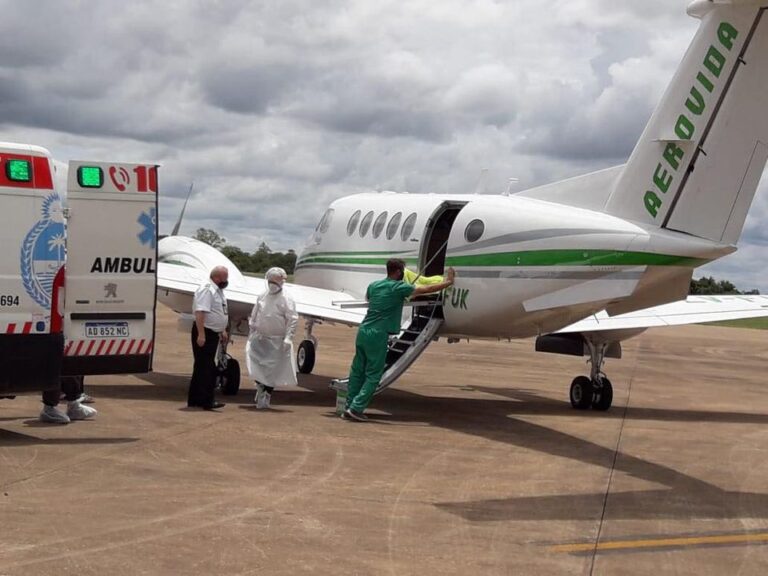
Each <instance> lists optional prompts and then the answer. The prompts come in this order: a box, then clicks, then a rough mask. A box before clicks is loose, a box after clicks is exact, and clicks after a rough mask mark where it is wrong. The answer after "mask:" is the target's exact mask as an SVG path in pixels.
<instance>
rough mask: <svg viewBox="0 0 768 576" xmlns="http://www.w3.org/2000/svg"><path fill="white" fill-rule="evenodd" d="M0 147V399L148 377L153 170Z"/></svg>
mask: <svg viewBox="0 0 768 576" xmlns="http://www.w3.org/2000/svg"><path fill="white" fill-rule="evenodd" d="M55 169H56V166H55V165H54V162H53V160H52V158H51V155H50V153H49V152H48V151H47V150H46V149H44V148H41V147H39V146H31V145H27V144H12V143H0V396H4V395H11V394H16V393H20V392H27V391H38V390H51V389H55V388H58V387H59V382H60V379H61V377H62V376H74V375H89V374H123V373H141V372H148V371H150V370H151V369H152V357H153V349H154V346H153V344H154V335H155V306H156V304H155V290H156V285H157V273H156V268H157V266H156V262H157V166H156V165H152V164H126V163H110V162H70V163H69V165H68V172H67V185H66V196H65V197H63V196H64V195H63V194H61V193H60V192H62V191H61V190H58V189H57V186H55V185H54V183H55V182H56V181H57V180H58V178H56V175H55Z"/></svg>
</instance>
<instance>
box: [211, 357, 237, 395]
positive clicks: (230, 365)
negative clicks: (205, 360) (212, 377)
mask: <svg viewBox="0 0 768 576" xmlns="http://www.w3.org/2000/svg"><path fill="white" fill-rule="evenodd" d="M216 380H217V382H216V384H217V385H218V386H219V388H220V389H221V393H222V394H223V395H224V396H236V395H237V392H238V391H239V390H240V363H239V362H238V361H237V360H235V359H234V358H232V357H231V356H230V357H229V358H227V367H226V368H224V369H221V368H219V374H218V377H217V378H216Z"/></svg>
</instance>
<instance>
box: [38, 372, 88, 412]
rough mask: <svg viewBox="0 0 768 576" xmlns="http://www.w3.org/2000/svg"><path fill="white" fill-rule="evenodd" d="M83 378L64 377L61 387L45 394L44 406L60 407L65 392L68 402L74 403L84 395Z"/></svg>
mask: <svg viewBox="0 0 768 576" xmlns="http://www.w3.org/2000/svg"><path fill="white" fill-rule="evenodd" d="M84 380H85V378H83V377H82V376H62V377H61V387H60V388H54V389H52V390H46V391H45V392H43V404H45V405H46V406H58V404H59V400H60V398H61V393H62V392H63V393H64V394H65V395H66V397H67V402H74V401H75V400H77V399H78V398H80V395H81V394H82V393H83V381H84Z"/></svg>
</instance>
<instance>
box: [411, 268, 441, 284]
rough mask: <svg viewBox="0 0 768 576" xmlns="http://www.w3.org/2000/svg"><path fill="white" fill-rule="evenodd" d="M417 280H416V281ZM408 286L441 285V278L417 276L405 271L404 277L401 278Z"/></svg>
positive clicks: (412, 272) (414, 273)
mask: <svg viewBox="0 0 768 576" xmlns="http://www.w3.org/2000/svg"><path fill="white" fill-rule="evenodd" d="M417 278H418V279H417ZM403 280H405V281H406V282H407V283H408V284H413V285H415V286H417V287H418V286H432V285H433V284H441V283H442V282H443V277H442V276H419V275H418V274H417V273H416V272H414V271H412V270H410V269H409V268H406V269H405V277H404V278H403Z"/></svg>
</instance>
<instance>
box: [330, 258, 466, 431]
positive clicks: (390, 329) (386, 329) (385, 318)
mask: <svg viewBox="0 0 768 576" xmlns="http://www.w3.org/2000/svg"><path fill="white" fill-rule="evenodd" d="M404 277H405V262H403V261H402V260H398V259H395V258H393V259H392V260H389V261H388V262H387V277H386V278H384V279H383V280H377V281H376V282H373V283H372V284H371V285H370V286H368V291H367V292H366V295H365V299H366V300H368V314H366V316H365V319H364V320H363V323H362V324H360V329H359V330H358V332H357V340H356V341H355V359H354V360H353V361H352V368H351V370H350V373H349V385H348V387H347V409H346V410H345V411H344V413H343V414H342V417H344V418H347V419H350V420H356V421H358V422H364V421H366V420H367V418H366V416H365V415H364V414H363V412H364V411H365V409H366V408H367V407H368V404H369V403H370V402H371V398H372V397H373V393H374V392H375V391H376V387H377V386H378V385H379V381H380V380H381V375H382V374H383V373H384V368H385V364H386V359H387V341H388V337H389V335H390V334H398V333H399V332H400V322H401V320H402V316H403V303H404V302H405V300H406V299H407V298H410V297H411V296H421V295H423V294H432V293H434V292H440V291H441V290H445V289H446V288H448V286H452V285H453V279H454V277H455V272H454V270H453V268H448V272H447V274H446V280H445V281H444V282H440V283H439V284H431V285H426V286H419V287H414V286H413V285H411V284H408V283H406V282H403V278H404Z"/></svg>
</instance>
